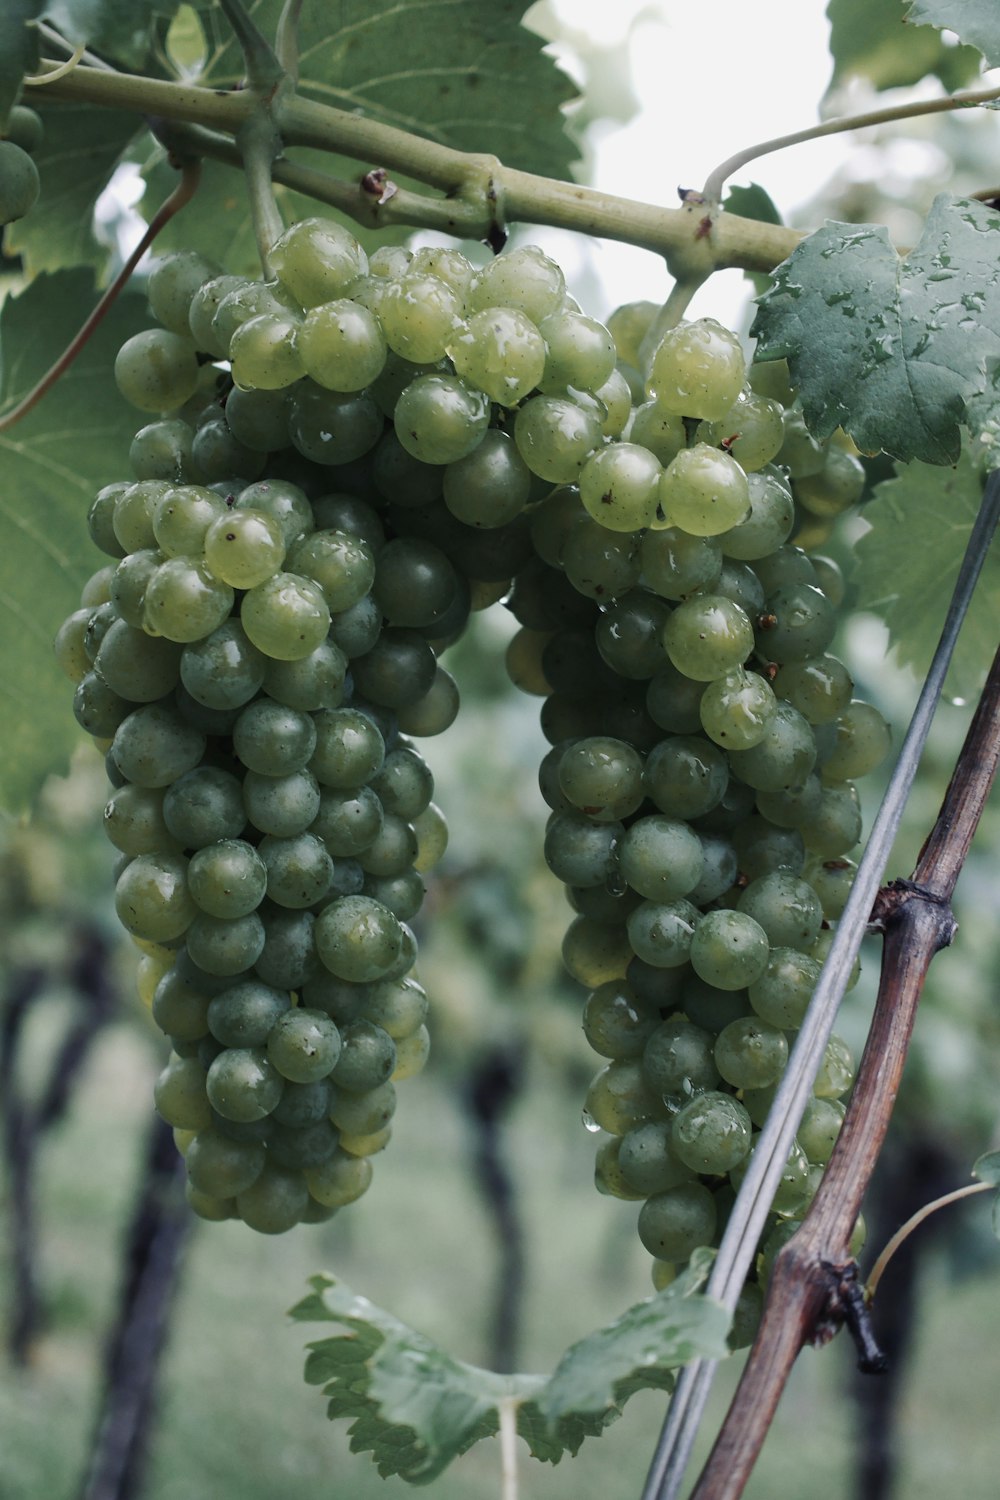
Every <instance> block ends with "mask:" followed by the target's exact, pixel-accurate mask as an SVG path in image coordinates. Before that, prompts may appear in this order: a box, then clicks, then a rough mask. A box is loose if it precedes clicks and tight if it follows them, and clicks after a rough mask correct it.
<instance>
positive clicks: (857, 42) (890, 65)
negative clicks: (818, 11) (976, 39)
mask: <svg viewBox="0 0 1000 1500" xmlns="http://www.w3.org/2000/svg"><path fill="white" fill-rule="evenodd" d="M903 4H904V0H830V3H829V5H828V6H827V8H826V14H827V19H828V20H829V22H830V52H831V55H832V57H833V77H832V78H831V79H830V88H834V87H836V86H837V85H838V84H840V83H843V82H845V80H847V79H849V78H858V77H860V78H867V79H868V80H869V82H870V83H873V84H874V85H875V87H876V88H877V89H892V88H901V87H904V86H906V85H908V84H914V83H919V82H920V80H921V79H922V78H926V77H927V76H928V75H931V76H932V77H935V78H939V79H940V80H941V82H942V83H943V84H944V87H945V88H946V89H947V90H948V91H949V92H952V91H953V90H955V89H959V88H961V87H962V86H963V85H964V84H966V83H968V81H969V80H970V79H971V78H974V77H975V76H976V75H977V74H978V72H979V58H978V56H977V54H976V50H975V48H973V47H949V46H947V45H946V44H945V42H944V41H943V40H942V38H941V37H940V36H937V35H936V34H935V33H934V32H932V31H927V30H926V29H923V28H919V27H916V26H904V25H903V21H904V19H905V18H904V16H903Z"/></svg>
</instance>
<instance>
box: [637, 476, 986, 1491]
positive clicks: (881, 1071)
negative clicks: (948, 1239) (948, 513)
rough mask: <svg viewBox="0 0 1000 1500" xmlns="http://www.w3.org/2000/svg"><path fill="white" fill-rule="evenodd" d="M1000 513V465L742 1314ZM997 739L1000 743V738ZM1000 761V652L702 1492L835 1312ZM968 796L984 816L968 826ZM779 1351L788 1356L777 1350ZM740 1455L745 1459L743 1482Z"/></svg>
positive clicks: (808, 1033)
mask: <svg viewBox="0 0 1000 1500" xmlns="http://www.w3.org/2000/svg"><path fill="white" fill-rule="evenodd" d="M998 513H1000V473H994V474H991V475H990V477H989V479H988V480H987V482H986V487H985V491H984V495H983V501H982V505H981V507H980V511H979V515H978V516H977V519H976V522H975V525H974V527H973V530H972V535H971V536H970V538H969V543H968V546H967V548H966V552H965V556H964V558H963V561H962V566H961V569H960V571H959V576H958V580H957V582H956V585H955V591H954V593H953V595H952V599H951V603H950V604H949V607H948V613H947V617H946V620H945V624H944V627H943V630H942V634H941V639H940V641H939V643H938V647H937V650H936V652H935V654H934V659H933V661H932V663H931V667H930V670H929V672H928V674H927V678H926V680H925V682H924V685H923V688H922V690H921V693H920V697H919V699H918V701H917V706H916V708H915V710H914V713H913V717H912V719H911V721H910V726H909V729H908V730H907V733H906V737H905V739H904V742H903V745H902V748H901V750H900V754H899V759H898V762H897V765H896V768H895V770H894V772H893V776H892V778H891V780H890V782H889V785H888V787H887V789H886V793H885V796H884V798H883V801H882V805H881V807H880V808H879V811H878V814H877V816H876V818H875V822H874V824H873V827H872V831H871V835H870V837H869V840H868V844H867V847H866V849H865V853H864V855H863V857H862V859H861V862H860V864H859V866H858V870H857V874H856V876H855V881H854V886H853V889H852V891H851V895H850V897H849V898H848V902H847V905H846V906H845V908H844V912H843V915H842V917H841V920H840V922H839V923H838V924H837V931H836V933H835V935H834V939H833V943H832V944H831V947H830V953H829V956H828V958H827V962H826V964H825V965H824V968H823V972H822V974H821V975H820V979H819V982H818V984H817V986H816V991H815V993H814V995H813V998H812V1001H811V1002H810V1005H809V1010H808V1011H807V1013H806V1017H805V1020H804V1022H803V1025H802V1028H801V1030H800V1031H799V1035H798V1038H797V1040H796V1043H795V1046H794V1048H793V1049H792V1053H791V1056H790V1058H789V1063H788V1068H787V1070H786V1072H785V1075H784V1077H783V1079H782V1081H781V1084H780V1086H779V1088H778V1091H777V1094H776V1095H775V1099H774V1103H773V1105H772V1108H771V1111H770V1114H769V1115H768V1119H767V1122H766V1124H765V1126H764V1129H763V1131H762V1132H761V1137H760V1141H759V1144H758V1146H757V1149H756V1150H755V1152H754V1155H753V1159H752V1161H751V1163H750V1166H749V1169H748V1171H747V1174H746V1177H745V1179H744V1181H743V1184H742V1186H741V1188H740V1191H739V1194H738V1195H737V1199H736V1203H735V1204H734V1206H733V1209H732V1212H731V1214H730V1218H729V1223H728V1225H727V1227H726V1231H725V1234H724V1235H723V1238H722V1241H721V1243H720V1246H719V1252H718V1255H717V1257H716V1261H715V1265H714V1267H713V1270H712V1275H711V1277H710V1279H709V1282H708V1286H707V1288H706V1291H707V1294H708V1295H709V1296H712V1297H715V1298H716V1299H717V1300H718V1301H720V1302H722V1303H723V1305H724V1306H725V1307H727V1308H728V1309H729V1310H730V1311H731V1310H732V1309H733V1308H734V1307H735V1306H736V1301H737V1298H738V1296H739V1293H740V1289H741V1287H742V1285H743V1282H744V1280H745V1278H746V1275H747V1272H748V1271H749V1269H750V1267H751V1265H752V1263H753V1259H754V1256H755V1254H756V1251H757V1245H758V1243H759V1240H760V1237H761V1234H762V1232H763V1229H764V1226H765V1222H766V1219H767V1216H768V1213H769V1211H770V1205H771V1201H772V1199H773V1197H774V1194H775V1192H776V1190H777V1187H778V1183H779V1181H780V1177H781V1173H782V1170H783V1168H784V1164H785V1161H786V1160H787V1158H788V1153H789V1151H790V1149H791V1146H792V1143H793V1140H794V1137H795V1133H796V1131H797V1129H798V1126H799V1121H800V1120H801V1118H802V1112H803V1110H804V1108H805V1106H806V1103H807V1102H808V1099H809V1096H810V1093H811V1090H812V1083H813V1079H814V1078H815V1076H816V1073H817V1070H818V1068H819V1065H820V1063H821V1061H822V1057H823V1052H824V1050H825V1047H826V1044H827V1041H828V1039H829V1036H830V1032H831V1030H832V1028H833V1022H834V1019H835V1017H836V1011H837V1007H838V1006H839V1004H840V1001H841V999H842V997H843V995H844V992H845V990H846V988H847V983H848V979H849V975H850V972H851V969H852V968H853V965H854V961H855V958H856V957H857V953H858V950H859V948H860V946H861V940H862V937H863V936H864V933H865V931H866V928H867V924H868V920H869V914H870V913H871V911H872V907H873V904H874V903H875V898H876V895H877V894H878V888H879V883H880V881H881V879H882V872H883V869H884V867H885V862H886V860H887V859H888V857H889V854H890V851H891V848H892V844H893V841H894V839H895V836H896V832H897V830H898V828H899V823H900V820H901V817H902V812H903V807H904V805H905V803H906V799H907V797H908V795H909V792H910V788H911V786H912V784H913V780H914V777H915V775H916V771H917V766H918V764H919V760H920V756H921V752H922V749H923V745H924V742H925V740H926V738H927V733H928V731H929V729H930V725H931V721H932V719H933V716H934V711H935V708H936V706H937V702H938V699H939V698H940V695H941V691H942V688H943V686H944V679H945V676H946V674H947V670H948V664H949V662H950V660H951V656H952V652H953V650H954V646H955V642H956V639H957V637H958V632H959V629H960V627H961V623H962V621H963V619H964V617H965V614H966V611H967V609H968V605H969V601H970V599H971V597H972V592H973V588H974V586H975V582H976V580H977V578H978V576H979V573H980V571H981V568H982V564H983V561H984V559H985V556H986V553H987V550H988V547H989V543H990V539H991V537H992V535H993V532H994V530H995V529H996V524H997V518H998ZM984 724H985V726H986V727H985V729H984V727H983V726H984ZM991 733H992V735H993V741H992V744H991V743H990V740H989V738H988V736H989V734H991ZM998 756H1000V653H998V657H997V660H996V661H995V662H994V665H993V668H992V671H991V674H990V677H989V679H988V681H987V685H986V689H985V690H984V695H983V698H982V700H981V702H980V705H979V708H978V709H977V713H976V717H975V718H974V720H973V724H972V727H971V728H970V731H969V736H968V737H967V739H966V743H965V746H964V747H963V750H962V754H961V756H960V757H959V761H958V763H957V765H956V769H955V772H954V775H953V777H952V781H951V784H950V786H949V789H948V792H947V794H946V797H945V802H944V805H943V808H942V813H941V814H940V815H939V818H938V821H937V823H936V824H935V827H934V830H933V831H932V833H931V835H930V838H929V839H928V841H927V844H926V845H925V848H924V851H923V854H922V856H921V860H920V862H919V863H918V866H917V871H916V873H915V875H914V881H916V882H918V883H919V889H918V888H914V887H913V883H912V882H909V883H906V884H907V885H908V886H909V891H908V894H907V895H906V897H905V899H904V898H903V896H902V895H897V896H896V898H895V902H894V905H893V907H892V911H891V920H887V921H886V924H885V925H886V932H887V937H886V943H885V948H884V952H883V961H882V978H881V984H880V989H879V999H878V1001H877V1003H876V1008H875V1014H874V1017H873V1020H872V1027H871V1030H870V1032H869V1037H868V1043H867V1046H866V1048H865V1052H864V1055H863V1057H862V1060H861V1065H860V1068H859V1071H858V1078H857V1082H856V1084H855V1087H854V1092H853V1094H852V1096H851V1100H850V1103H849V1104H848V1109H847V1114H846V1116H845V1120H844V1124H843V1126H842V1128H841V1132H840V1135H839V1137H838V1140H837V1145H836V1148H835V1150H834V1153H833V1155H832V1157H831V1159H830V1162H829V1164H828V1166H827V1170H826V1173H825V1175H824V1178H823V1182H822V1184H821V1186H820V1189H819V1191H818V1193H817V1195H816V1197H815V1198H814V1200H813V1202H812V1205H811V1207H810V1209H809V1212H808V1214H807V1215H806V1218H805V1220H804V1223H803V1227H802V1229H800V1231H799V1232H798V1234H796V1235H795V1237H794V1239H792V1240H791V1241H790V1242H789V1244H788V1245H787V1246H786V1247H785V1248H784V1250H782V1252H781V1253H780V1254H779V1256H778V1258H777V1260H776V1262H775V1267H774V1271H773V1274H772V1277H771V1283H770V1289H769V1295H768V1300H767V1305H766V1307H765V1312H764V1317H763V1319H762V1322H761V1327H760V1330H759V1332H758V1338H757V1343H755V1345H754V1348H753V1350H752V1351H751V1355H750V1357H749V1359H748V1361H747V1365H746V1367H745V1373H744V1377H743V1379H742V1380H741V1383H740V1386H739V1388H738V1390H737V1394H736V1397H735V1398H734V1402H733V1406H732V1407H731V1408H730V1413H729V1415H728V1416H727V1419H726V1423H725V1424H724V1426H723V1429H722V1432H721V1433H720V1435H719V1438H718V1440H717V1443H716V1448H715V1449H713V1452H712V1456H711V1458H710V1460H709V1467H706V1470H705V1472H704V1474H703V1476H702V1480H701V1481H700V1484H699V1489H698V1490H697V1492H696V1493H697V1494H698V1495H699V1497H700V1500H708V1497H709V1496H711V1500H722V1497H726V1500H732V1497H735V1496H737V1495H739V1494H740V1493H741V1492H742V1488H743V1485H744V1484H745V1482H746V1479H747V1477H748V1476H749V1473H750V1469H751V1468H752V1466H753V1463H754V1462H755V1460H756V1456H757V1452H758V1451H759V1448H760V1445H761V1444H762V1442H763V1439H764V1435H765V1433H766V1431H767V1427H768V1425H769V1423H770V1421H771V1419H772V1417H773V1414H774V1409H775V1407H776V1406H777V1402H778V1397H779V1395H780V1392H781V1390H782V1389H783V1387H784V1382H785V1380H786V1379H787V1375H788V1372H789V1370H790V1369H791V1365H792V1362H793V1361H794V1359H795V1356H796V1355H797V1353H798V1351H799V1349H800V1348H801V1347H802V1345H803V1343H805V1342H806V1340H807V1339H808V1338H809V1336H810V1330H811V1329H812V1328H814V1327H815V1325H816V1322H817V1320H818V1319H819V1318H820V1315H821V1312H822V1307H823V1303H824V1299H825V1298H826V1297H827V1296H828V1294H829V1276H828V1272H827V1271H824V1270H823V1269H822V1263H824V1262H825V1263H826V1264H827V1265H830V1264H833V1265H836V1264H839V1263H845V1264H846V1263H847V1262H848V1261H849V1259H850V1257H849V1255H848V1251H847V1246H848V1243H849V1241H850V1237H851V1234H852V1232H853V1228H854V1224H855V1221H856V1219H857V1215H858V1211H859V1208H860V1204H861V1198H862V1196H863V1193H864V1190H865V1187H866V1186H867V1183H868V1180H869V1178H870V1176H871V1173H872V1170H873V1168H874V1164H875V1159H876V1157H877V1155H878V1152H879V1150H880V1149H881V1145H882V1141H883V1139H884V1137H885V1132H886V1129H887V1128H888V1121H889V1115H890V1113H891V1110H892V1105H893V1103H894V1102H895V1097H896V1091H897V1087H898V1080H899V1073H900V1072H901V1071H902V1064H903V1060H904V1058H905V1055H906V1049H907V1046H908V1044H909V1035H910V1028H911V1027H912V1021H913V1014H914V1012H915V1008H916V1003H917V999H918V998H919V993H920V986H921V985H922V983H923V978H924V975H925V973H926V970H927V968H928V966H929V963H930V959H931V957H932V956H933V953H934V952H935V951H936V949H937V946H938V945H939V938H940V935H941V931H942V927H941V922H942V919H943V916H944V915H945V914H946V906H947V901H948V900H949V899H950V896H951V891H952V889H953V887H954V883H955V880H957V878H958V872H959V870H960V869H961V864H962V861H963V860H964V858H965V854H966V852H967V850H968V844H969V842H970V841H971V837H972V832H973V831H974V828H975V825H976V823H977V822H978V818H979V814H980V812H981V811H982V806H983V804H984V802H985V799H986V795H987V794H988V790H989V786H990V785H991V784H992V778H993V776H994V775H995V772H996V765H997V759H998ZM987 771H988V778H987V780H986V781H985V783H984V782H983V775H984V773H985V772H987ZM956 803H959V804H960V805H961V810H962V813H963V817H959V816H958V814H957V813H956V812H955V806H956ZM966 803H968V804H969V812H968V820H967V822H968V826H966V822H965V821H964V820H963V819H964V810H965V805H966ZM953 825H954V826H953ZM929 860H930V862H928V861H929ZM942 870H945V871H946V874H947V878H945V876H943V875H942V873H941V871H942ZM949 880H950V884H949V883H948V881H949ZM932 881H933V882H934V885H933V886H932V885H931V882H932ZM925 888H926V890H932V889H933V891H934V892H935V893H936V894H935V895H934V896H933V897H931V898H928V897H927V896H926V893H925ZM890 889H891V888H890ZM897 908H898V912H897ZM948 915H949V919H950V914H948ZM949 940H950V939H949ZM776 1349H777V1350H779V1351H780V1352H779V1353H776V1352H775V1351H776ZM715 1369H716V1365H715V1363H714V1362H711V1361H705V1360H698V1361H695V1362H694V1363H692V1364H691V1365H688V1366H687V1368H686V1369H684V1370H683V1371H682V1372H681V1374H680V1376H679V1377H678V1381H677V1387H676V1389H675V1392H674V1396H673V1399H672V1401H671V1404H670V1407H669V1408H668V1411H667V1417H666V1421H665V1423H664V1427H663V1431H662V1433H661V1435H660V1441H659V1444H658V1447H657V1450H656V1453H655V1455H654V1458H653V1462H652V1465H651V1467H650V1471H649V1475H648V1478H647V1481H646V1488H645V1489H644V1491H643V1500H675V1497H676V1495H677V1493H678V1491H679V1488H680V1484H681V1481H682V1479H683V1475H684V1470H685V1468H686V1466H687V1462H688V1459H689V1457H690V1453H691V1447H692V1445H693V1442H694V1437H695V1432H696V1430H697V1427H698V1423H699V1421H700V1417H701V1413H702V1411H703V1409H704V1405H705V1401H706V1399H707V1396H708V1391H709V1388H710V1386H711V1384H712V1380H713V1378H714V1374H715ZM751 1369H752V1371H753V1374H752V1375H751V1374H750V1373H749V1372H750V1371H751ZM718 1455H722V1456H721V1457H720V1456H718ZM727 1465H731V1466H732V1475H731V1476H730V1475H729V1469H728V1468H727ZM710 1470H711V1473H710ZM727 1476H729V1477H727ZM716 1485H718V1486H719V1488H715V1487H714V1486H716Z"/></svg>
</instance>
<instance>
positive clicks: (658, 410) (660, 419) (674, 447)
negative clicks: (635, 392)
mask: <svg viewBox="0 0 1000 1500" xmlns="http://www.w3.org/2000/svg"><path fill="white" fill-rule="evenodd" d="M629 436H630V438H631V440H632V442H633V443H638V444H639V445H640V447H642V448H645V449H647V450H648V452H650V453H652V454H653V455H654V456H655V457H656V458H658V459H659V461H660V463H661V464H662V465H663V467H664V469H666V467H667V466H668V465H669V464H670V463H671V462H672V461H673V460H674V459H675V458H676V457H677V455H678V453H681V452H683V450H684V449H685V448H686V447H687V432H686V430H685V427H684V418H683V417H681V416H678V414H677V413H676V412H674V411H668V410H667V409H666V407H664V406H661V405H660V404H659V402H658V401H644V402H643V403H642V404H641V405H640V406H637V407H636V409H635V415H634V416H633V418H632V426H631V429H630V432H629Z"/></svg>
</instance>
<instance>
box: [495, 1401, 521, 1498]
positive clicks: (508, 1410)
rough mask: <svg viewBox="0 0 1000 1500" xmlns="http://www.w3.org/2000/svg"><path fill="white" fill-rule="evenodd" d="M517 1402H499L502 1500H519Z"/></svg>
mask: <svg viewBox="0 0 1000 1500" xmlns="http://www.w3.org/2000/svg"><path fill="white" fill-rule="evenodd" d="M517 1405H518V1403H517V1401H516V1400H515V1399H514V1397H512V1396H504V1397H501V1399H500V1400H499V1401H498V1402H497V1411H498V1413H499V1415H500V1500H517V1497H518V1483H517Z"/></svg>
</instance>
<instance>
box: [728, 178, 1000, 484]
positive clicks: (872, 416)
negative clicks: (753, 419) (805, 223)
mask: <svg viewBox="0 0 1000 1500" xmlns="http://www.w3.org/2000/svg"><path fill="white" fill-rule="evenodd" d="M998 229H1000V214H997V213H996V212H995V210H993V209H991V208H987V207H986V205H985V204H983V203H979V202H977V201H975V200H970V199H965V198H950V197H948V196H947V195H946V194H941V195H940V196H939V197H938V198H936V199H935V200H934V204H933V206H932V208H931V211H930V213H929V215H928V217H927V223H926V224H925V226H924V231H923V233H922V235H921V237H920V242H919V244H918V245H917V246H916V247H915V249H913V250H911V251H910V253H909V255H907V256H906V258H905V260H904V259H901V258H900V256H899V255H897V253H896V251H895V250H894V248H893V246H892V245H891V243H890V241H889V235H888V231H887V230H886V229H884V228H883V227H882V226H880V225H872V224H862V225H853V224H833V223H828V224H826V225H825V226H824V227H823V228H822V229H820V230H817V232H816V233H815V234H812V235H810V236H809V237H808V239H806V240H803V241H802V243H801V244H800V245H798V246H797V247H796V249H795V250H794V251H793V252H792V254H791V255H790V256H789V258H788V260H786V261H783V262H782V264H781V265H780V266H779V267H778V269H777V270H776V272H775V274H774V286H773V287H772V289H771V290H770V291H769V292H767V293H766V294H765V295H764V297H762V298H761V300H760V305H759V308H758V312H757V317H756V319H755V322H754V326H753V328H752V330H751V333H752V335H753V336H754V337H756V338H757V339H758V340H759V343H758V346H757V358H758V359H765V360H767V359H781V358H787V360H788V364H789V369H790V371H791V376H792V383H793V384H794V385H795V386H796V387H797V388H798V390H799V392H800V395H801V398H802V405H803V409H804V411H805V416H806V421H807V422H808V424H809V426H810V428H811V429H812V431H813V432H815V433H816V435H817V436H818V437H827V436H829V434H830V433H831V432H833V430H834V429H835V428H836V427H838V426H842V427H844V428H845V429H846V431H847V432H848V433H849V434H850V436H851V437H852V438H853V439H854V441H855V442H856V443H857V445H858V447H859V448H860V449H861V450H862V452H864V453H878V452H879V451H880V450H884V451H885V452H886V453H889V454H891V455H892V456H893V457H894V458H901V459H910V458H920V459H923V460H924V462H925V463H933V464H946V463H947V464H950V463H954V462H955V461H956V459H957V458H958V454H959V451H960V448H961V437H960V432H959V423H960V422H961V420H962V418H963V415H964V413H965V408H966V403H967V402H968V401H970V400H971V399H972V398H973V397H974V396H975V395H976V394H977V393H979V392H981V391H983V390H984V389H985V388H986V385H987V378H986V371H987V363H988V361H990V360H995V359H996V358H997V356H998V355H1000V261H998V255H997V240H996V231H997V230H998Z"/></svg>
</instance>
